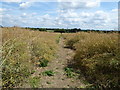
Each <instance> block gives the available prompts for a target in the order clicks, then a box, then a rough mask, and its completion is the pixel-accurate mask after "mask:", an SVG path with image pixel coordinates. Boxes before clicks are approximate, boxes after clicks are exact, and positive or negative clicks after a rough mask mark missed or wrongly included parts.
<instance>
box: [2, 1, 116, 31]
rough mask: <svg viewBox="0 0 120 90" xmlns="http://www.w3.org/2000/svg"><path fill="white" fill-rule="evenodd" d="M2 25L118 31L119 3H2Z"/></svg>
mask: <svg viewBox="0 0 120 90" xmlns="http://www.w3.org/2000/svg"><path fill="white" fill-rule="evenodd" d="M0 5H1V7H0V22H1V25H2V26H7V27H8V26H20V27H35V28H81V29H97V30H111V29H112V30H117V28H118V2H117V1H116V0H115V1H114V0H113V1H109V0H108V1H104V2H103V1H102V0H101V1H100V0H94V1H80V0H71V1H69V2H68V1H65V0H64V1H63V0H53V1H52V0H49V1H48V0H47V1H45V0H44V1H39V0H38V1H31V0H29V1H27V0H26V1H24V2H23V1H21V0H2V1H1V2H0Z"/></svg>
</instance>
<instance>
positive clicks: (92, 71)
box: [63, 32, 120, 88]
mask: <svg viewBox="0 0 120 90" xmlns="http://www.w3.org/2000/svg"><path fill="white" fill-rule="evenodd" d="M63 37H64V39H65V42H66V47H68V48H72V49H74V50H75V56H74V60H73V61H72V62H75V65H76V66H77V67H78V68H79V70H80V71H81V72H82V73H83V75H84V76H85V78H86V80H88V82H89V83H91V84H92V85H91V87H95V88H118V87H120V86H119V85H120V82H119V81H120V77H119V76H120V74H119V72H120V48H119V45H118V39H119V36H118V33H102V32H101V33H96V32H89V33H88V32H80V33H74V34H64V35H63Z"/></svg>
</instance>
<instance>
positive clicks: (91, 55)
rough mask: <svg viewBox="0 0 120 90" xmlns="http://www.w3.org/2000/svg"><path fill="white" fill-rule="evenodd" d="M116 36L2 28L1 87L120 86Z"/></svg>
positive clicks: (119, 54) (96, 33)
mask: <svg viewBox="0 0 120 90" xmlns="http://www.w3.org/2000/svg"><path fill="white" fill-rule="evenodd" d="M118 35H119V34H118V33H117V32H111V33H104V32H77V33H63V34H61V33H57V32H46V31H37V30H31V29H29V28H26V29H25V28H20V27H11V28H8V27H6V28H2V59H1V62H2V63H1V67H2V87H3V88H23V87H24V88H95V89H96V88H119V84H120V82H119V81H120V77H119V72H120V52H119V43H118V39H119V38H118Z"/></svg>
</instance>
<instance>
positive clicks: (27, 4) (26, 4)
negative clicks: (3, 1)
mask: <svg viewBox="0 0 120 90" xmlns="http://www.w3.org/2000/svg"><path fill="white" fill-rule="evenodd" d="M31 5H32V3H31V2H23V3H21V4H20V5H19V6H20V8H23V9H24V8H28V7H30V6H31Z"/></svg>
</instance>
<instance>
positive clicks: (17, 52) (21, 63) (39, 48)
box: [1, 27, 59, 88]
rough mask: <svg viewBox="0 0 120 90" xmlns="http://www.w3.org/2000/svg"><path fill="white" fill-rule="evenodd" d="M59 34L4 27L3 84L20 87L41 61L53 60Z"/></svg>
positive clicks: (6, 86) (5, 86) (4, 85)
mask: <svg viewBox="0 0 120 90" xmlns="http://www.w3.org/2000/svg"><path fill="white" fill-rule="evenodd" d="M58 38H59V34H54V33H49V32H39V31H30V30H28V29H22V28H18V27H14V28H2V61H1V62H2V63H1V66H2V86H3V87H4V88H8V87H10V88H11V87H16V86H17V87H19V85H21V82H22V81H23V80H25V79H26V78H27V77H28V76H30V73H31V72H32V70H34V68H35V66H36V65H37V64H40V61H41V60H43V59H45V60H48V61H50V60H52V59H53V58H54V56H55V52H56V49H57V42H56V40H57V39H58Z"/></svg>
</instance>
